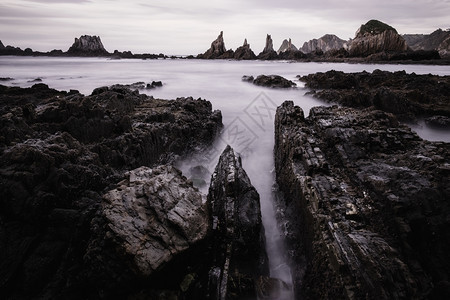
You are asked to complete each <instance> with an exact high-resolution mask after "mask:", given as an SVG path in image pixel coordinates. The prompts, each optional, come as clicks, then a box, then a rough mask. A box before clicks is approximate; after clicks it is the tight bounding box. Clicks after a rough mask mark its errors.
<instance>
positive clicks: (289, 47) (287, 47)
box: [277, 39, 298, 54]
mask: <svg viewBox="0 0 450 300" xmlns="http://www.w3.org/2000/svg"><path fill="white" fill-rule="evenodd" d="M286 51H298V49H297V47H295V45H294V44H292V42H291V39H289V40H286V39H285V40H283V43H281V46H280V48H279V49H278V51H277V54H280V53H281V52H286Z"/></svg>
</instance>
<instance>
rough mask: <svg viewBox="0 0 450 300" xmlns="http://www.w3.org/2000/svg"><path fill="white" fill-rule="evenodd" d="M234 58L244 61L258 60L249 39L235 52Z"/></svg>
mask: <svg viewBox="0 0 450 300" xmlns="http://www.w3.org/2000/svg"><path fill="white" fill-rule="evenodd" d="M234 58H235V59H243V60H250V59H256V55H255V53H254V52H253V51H252V49H250V44H248V43H247V39H245V40H244V44H243V45H242V46H241V47H239V48H237V49H236V51H234Z"/></svg>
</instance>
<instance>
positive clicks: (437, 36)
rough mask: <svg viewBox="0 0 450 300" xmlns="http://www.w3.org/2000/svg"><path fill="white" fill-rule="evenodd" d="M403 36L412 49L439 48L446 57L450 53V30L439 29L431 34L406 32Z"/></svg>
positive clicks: (427, 49) (440, 52)
mask: <svg viewBox="0 0 450 300" xmlns="http://www.w3.org/2000/svg"><path fill="white" fill-rule="evenodd" d="M402 37H403V38H404V39H405V40H406V42H407V43H408V46H409V47H410V48H411V49H412V50H416V51H417V50H424V51H430V50H437V51H439V54H440V55H441V56H444V57H445V56H448V55H449V54H450V47H449V46H450V44H449V41H450V30H442V29H438V30H435V31H434V32H432V33H430V34H404V35H402Z"/></svg>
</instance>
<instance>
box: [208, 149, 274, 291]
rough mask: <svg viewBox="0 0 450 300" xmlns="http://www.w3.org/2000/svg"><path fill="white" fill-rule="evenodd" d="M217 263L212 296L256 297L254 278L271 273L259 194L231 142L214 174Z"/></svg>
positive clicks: (213, 270) (210, 198)
mask: <svg viewBox="0 0 450 300" xmlns="http://www.w3.org/2000/svg"><path fill="white" fill-rule="evenodd" d="M208 201H209V203H210V211H211V214H212V222H213V223H212V228H213V233H212V234H213V249H212V253H213V267H212V268H211V271H210V298H209V299H243V298H249V299H256V289H255V283H254V279H256V278H258V277H259V276H268V264H267V255H266V252H265V247H264V227H263V225H262V221H261V210H260V203H259V194H258V192H257V191H256V189H255V188H254V187H253V186H252V185H251V182H250V179H249V178H248V176H247V174H246V173H245V171H244V169H243V168H242V163H241V160H240V158H239V157H237V156H236V155H235V154H234V151H233V149H232V148H231V147H230V146H227V147H226V149H225V150H224V151H223V153H222V155H221V156H220V158H219V163H218V164H217V166H216V168H215V170H214V173H213V175H212V177H211V185H210V187H209V193H208Z"/></svg>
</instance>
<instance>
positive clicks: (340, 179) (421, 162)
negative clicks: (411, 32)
mask: <svg viewBox="0 0 450 300" xmlns="http://www.w3.org/2000/svg"><path fill="white" fill-rule="evenodd" d="M449 150H450V148H449V144H445V143H431V142H426V141H423V140H421V139H420V138H419V137H418V136H417V135H416V134H415V133H413V132H412V131H411V130H410V129H409V128H408V127H406V126H403V125H399V123H398V121H397V120H396V119H395V117H394V116H392V115H390V114H387V113H384V112H381V111H376V110H370V109H366V110H355V109H351V108H338V107H336V106H334V107H316V108H313V109H312V110H311V112H310V116H309V117H308V118H305V117H304V114H303V111H302V110H301V108H299V107H297V106H294V104H293V103H292V102H291V101H287V102H284V103H283V104H282V105H281V106H280V107H279V108H278V109H277V113H276V119H275V150H274V153H275V167H276V176H277V183H278V185H279V188H280V190H281V191H282V192H283V195H284V202H285V205H286V206H287V209H286V216H287V221H288V222H287V223H286V226H285V229H286V234H287V238H288V245H289V249H290V251H292V253H293V260H294V261H296V262H297V267H296V268H294V278H295V282H294V286H295V287H296V289H297V290H296V292H297V295H302V298H306V299H344V298H346V299H362V298H364V299H400V298H415V299H426V298H429V297H430V298H435V297H441V298H442V297H444V298H445V297H446V296H448V294H447V295H446V293H448V289H447V290H446V286H448V276H449V270H450V268H449V266H450V254H449V253H450V252H449V251H450V246H449V244H448V243H447V242H446V241H448V239H449V238H450V235H449V232H448V230H447V228H448V226H449V225H450V224H449V220H450V219H449V216H450V207H449V205H448V199H449V197H450V188H449V186H448V180H449V176H450V172H449V164H448V161H449V158H450V157H449V155H450V154H449V153H450V152H449ZM305 261H306V262H307V267H306V270H304V269H303V268H304V265H305V263H304V262H305Z"/></svg>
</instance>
